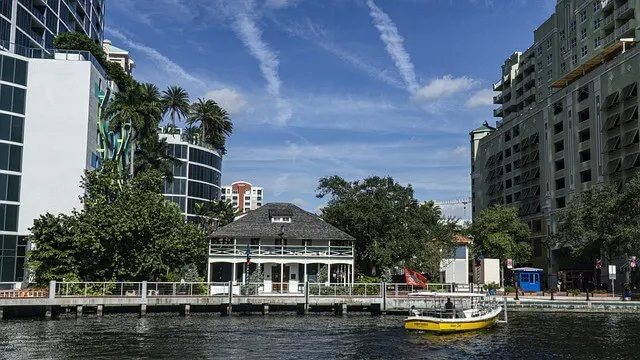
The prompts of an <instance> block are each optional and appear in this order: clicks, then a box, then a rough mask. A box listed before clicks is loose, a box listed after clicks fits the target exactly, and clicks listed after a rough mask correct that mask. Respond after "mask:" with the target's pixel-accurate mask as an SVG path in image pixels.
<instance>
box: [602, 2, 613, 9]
mask: <svg viewBox="0 0 640 360" xmlns="http://www.w3.org/2000/svg"><path fill="white" fill-rule="evenodd" d="M613 1H614V0H603V1H602V11H609V10H612V9H613Z"/></svg>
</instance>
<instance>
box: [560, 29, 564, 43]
mask: <svg viewBox="0 0 640 360" xmlns="http://www.w3.org/2000/svg"><path fill="white" fill-rule="evenodd" d="M564 39H565V36H564V30H562V31H560V41H564Z"/></svg>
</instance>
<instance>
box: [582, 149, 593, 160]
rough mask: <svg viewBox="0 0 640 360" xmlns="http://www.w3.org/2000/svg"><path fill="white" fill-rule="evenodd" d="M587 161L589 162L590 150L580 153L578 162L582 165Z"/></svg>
mask: <svg viewBox="0 0 640 360" xmlns="http://www.w3.org/2000/svg"><path fill="white" fill-rule="evenodd" d="M589 160H591V150H590V149H586V150H582V151H580V162H581V163H583V162H585V161H589Z"/></svg>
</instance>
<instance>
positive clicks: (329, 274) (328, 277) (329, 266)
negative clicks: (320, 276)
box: [327, 263, 331, 284]
mask: <svg viewBox="0 0 640 360" xmlns="http://www.w3.org/2000/svg"><path fill="white" fill-rule="evenodd" d="M327 281H328V282H329V284H331V264H329V263H327Z"/></svg>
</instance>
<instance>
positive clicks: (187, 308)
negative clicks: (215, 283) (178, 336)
mask: <svg viewBox="0 0 640 360" xmlns="http://www.w3.org/2000/svg"><path fill="white" fill-rule="evenodd" d="M190 312H191V305H190V304H182V305H180V316H187V315H189V313H190Z"/></svg>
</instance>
